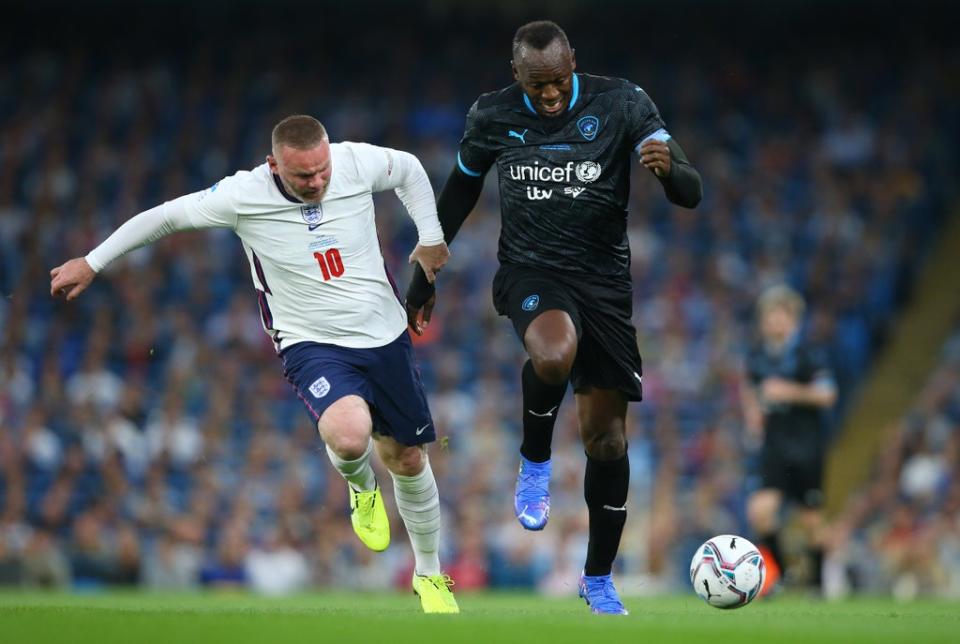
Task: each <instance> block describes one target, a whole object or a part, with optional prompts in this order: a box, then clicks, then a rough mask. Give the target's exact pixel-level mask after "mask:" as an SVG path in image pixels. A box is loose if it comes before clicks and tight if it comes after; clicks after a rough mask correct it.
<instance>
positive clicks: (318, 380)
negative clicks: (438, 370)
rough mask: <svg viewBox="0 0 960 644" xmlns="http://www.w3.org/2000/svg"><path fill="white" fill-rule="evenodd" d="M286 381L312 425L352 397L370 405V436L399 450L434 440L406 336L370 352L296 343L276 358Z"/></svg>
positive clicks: (330, 345)
mask: <svg viewBox="0 0 960 644" xmlns="http://www.w3.org/2000/svg"><path fill="white" fill-rule="evenodd" d="M280 359H281V360H283V375H284V376H286V378H287V380H289V381H290V384H291V385H293V389H294V391H296V392H297V396H299V398H300V400H301V401H303V404H304V405H305V406H306V408H307V411H308V412H309V414H310V418H311V419H313V422H314V423H316V422H317V421H318V420H320V417H321V416H322V415H323V412H324V411H326V409H327V407H329V406H330V405H332V404H333V403H335V402H336V401H338V400H339V399H341V398H343V397H344V396H349V395H356V396H360V397H361V398H363V399H364V400H366V401H367V404H368V405H370V414H371V416H372V417H373V431H375V432H376V433H378V434H381V435H383V436H389V437H391V438H393V439H394V440H395V441H397V442H398V443H402V444H404V445H421V444H423V443H431V442H433V441H435V440H436V439H437V433H436V430H435V429H434V426H433V418H431V416H430V408H429V407H428V406H427V396H426V394H425V393H424V391H423V382H422V381H421V379H420V371H419V369H417V364H416V362H415V361H414V359H413V346H412V345H411V343H410V336H409V335H408V333H407V331H404V332H403V333H401V334H400V337H398V338H397V339H396V340H394V341H393V342H391V343H390V344H387V345H384V346H382V347H374V348H372V349H349V348H347V347H340V346H337V345H334V344H321V343H319V342H298V343H297V344H295V345H293V346H291V347H288V348H286V349H284V350H283V351H282V352H281V353H280Z"/></svg>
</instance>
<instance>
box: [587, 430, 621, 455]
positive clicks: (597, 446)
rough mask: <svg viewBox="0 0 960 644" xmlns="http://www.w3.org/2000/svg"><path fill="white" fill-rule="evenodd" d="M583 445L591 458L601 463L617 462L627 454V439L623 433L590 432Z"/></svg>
mask: <svg viewBox="0 0 960 644" xmlns="http://www.w3.org/2000/svg"><path fill="white" fill-rule="evenodd" d="M583 443H584V445H583V447H584V449H585V450H586V452H587V454H588V455H589V456H590V458H595V459H597V460H599V461H615V460H617V459H618V458H621V457H622V456H623V455H624V454H626V453H627V438H626V436H624V435H623V432H622V431H605V432H590V433H588V434H587V435H585V436H584V440H583Z"/></svg>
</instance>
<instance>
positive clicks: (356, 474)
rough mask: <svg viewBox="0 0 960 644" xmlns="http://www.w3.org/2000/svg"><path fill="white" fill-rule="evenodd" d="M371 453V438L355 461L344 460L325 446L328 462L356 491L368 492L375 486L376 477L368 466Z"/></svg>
mask: <svg viewBox="0 0 960 644" xmlns="http://www.w3.org/2000/svg"><path fill="white" fill-rule="evenodd" d="M372 453H373V439H371V440H370V442H369V443H368V444H367V450H366V451H365V452H364V453H363V456H361V457H360V458H358V459H356V460H355V461H345V460H343V459H342V458H340V457H339V456H337V455H336V454H335V453H334V452H333V450H332V449H330V447H329V446H328V447H327V456H328V457H329V458H330V462H331V463H333V466H334V467H335V468H337V471H338V472H340V476H342V477H343V478H344V479H346V481H347V483H349V484H350V485H351V486H352V487H353V489H355V490H357V491H358V492H369V491H370V490H373V489H374V488H376V487H377V477H376V476H375V475H374V473H373V468H372V467H371V466H370V454H372Z"/></svg>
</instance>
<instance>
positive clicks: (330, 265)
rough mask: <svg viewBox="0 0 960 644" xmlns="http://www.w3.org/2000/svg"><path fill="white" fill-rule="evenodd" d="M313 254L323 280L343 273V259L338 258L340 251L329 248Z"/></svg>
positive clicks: (327, 280)
mask: <svg viewBox="0 0 960 644" xmlns="http://www.w3.org/2000/svg"><path fill="white" fill-rule="evenodd" d="M313 256H314V257H315V258H316V260H317V264H319V265H320V272H321V273H323V281H324V282H329V281H330V280H331V279H333V278H334V277H340V276H341V275H343V260H342V259H340V251H339V250H337V249H336V248H331V249H329V250H328V251H327V252H325V253H321V252H316V253H314V254H313Z"/></svg>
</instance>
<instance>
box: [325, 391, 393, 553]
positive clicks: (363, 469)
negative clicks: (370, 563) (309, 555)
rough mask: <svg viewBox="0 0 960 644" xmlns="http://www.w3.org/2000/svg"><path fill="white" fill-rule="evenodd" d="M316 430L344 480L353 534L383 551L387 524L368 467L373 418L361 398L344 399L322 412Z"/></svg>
mask: <svg viewBox="0 0 960 644" xmlns="http://www.w3.org/2000/svg"><path fill="white" fill-rule="evenodd" d="M317 429H318V430H319V431H320V437H321V438H322V439H323V442H324V443H326V446H327V456H329V457H330V462H331V463H333V466H334V467H335V468H337V471H338V472H340V475H341V476H343V478H344V479H346V481H347V485H348V487H349V490H350V510H351V513H350V521H351V523H352V524H353V530H354V532H356V533H357V536H358V537H359V538H360V540H361V541H362V542H363V543H364V544H365V545H366V546H367V547H368V548H370V549H371V550H375V551H378V552H379V551H381V550H386V548H387V546H388V545H390V522H389V520H388V519H387V512H386V509H385V508H384V507H383V496H382V495H381V494H380V488H379V486H378V485H377V479H376V476H375V475H374V473H373V468H372V467H371V464H370V456H371V454H372V453H373V441H372V440H371V439H370V437H371V434H372V432H373V419H372V418H371V417H370V408H369V407H368V406H367V402H366V401H365V400H364V399H363V398H361V397H360V396H355V395H350V396H344V397H343V398H341V399H339V400H337V401H336V402H335V403H333V404H332V405H330V406H329V407H328V408H327V409H326V411H324V412H323V415H322V416H321V417H320V420H319V421H318V422H317Z"/></svg>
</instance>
